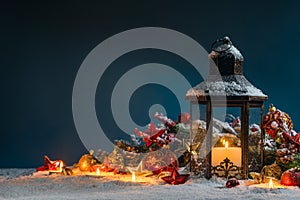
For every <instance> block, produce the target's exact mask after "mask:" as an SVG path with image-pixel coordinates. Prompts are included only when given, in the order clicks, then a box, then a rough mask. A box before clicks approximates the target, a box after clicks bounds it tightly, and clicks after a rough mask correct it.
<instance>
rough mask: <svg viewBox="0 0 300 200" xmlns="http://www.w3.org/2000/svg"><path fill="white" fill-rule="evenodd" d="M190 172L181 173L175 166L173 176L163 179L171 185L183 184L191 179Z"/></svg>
mask: <svg viewBox="0 0 300 200" xmlns="http://www.w3.org/2000/svg"><path fill="white" fill-rule="evenodd" d="M189 177H190V175H189V174H181V175H180V174H179V173H178V171H177V170H176V168H173V170H172V173H171V176H165V177H162V180H164V181H166V182H167V183H169V184H171V185H178V184H183V183H185V182H186V181H187V180H188V179H189Z"/></svg>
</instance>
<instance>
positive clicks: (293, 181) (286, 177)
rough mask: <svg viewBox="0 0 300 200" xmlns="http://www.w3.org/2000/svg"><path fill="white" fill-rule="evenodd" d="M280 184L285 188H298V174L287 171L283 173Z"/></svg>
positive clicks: (299, 174) (299, 180)
mask: <svg viewBox="0 0 300 200" xmlns="http://www.w3.org/2000/svg"><path fill="white" fill-rule="evenodd" d="M280 182H281V184H282V185H286V186H300V172H296V171H295V170H294V169H289V170H287V171H285V172H283V174H282V175H281V180H280Z"/></svg>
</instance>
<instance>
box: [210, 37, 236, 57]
mask: <svg viewBox="0 0 300 200" xmlns="http://www.w3.org/2000/svg"><path fill="white" fill-rule="evenodd" d="M220 43H221V45H224V44H227V45H228V47H227V48H226V49H224V50H217V48H218V47H219V46H221V45H218V46H216V45H217V44H220ZM231 46H232V42H231V41H230V38H229V37H228V36H225V37H224V38H222V39H217V40H216V41H214V42H213V43H212V45H211V50H212V51H215V52H218V53H222V52H224V51H227V50H228V49H230V48H231Z"/></svg>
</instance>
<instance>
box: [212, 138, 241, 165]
mask: <svg viewBox="0 0 300 200" xmlns="http://www.w3.org/2000/svg"><path fill="white" fill-rule="evenodd" d="M225 158H228V159H229V160H230V161H231V162H233V164H234V165H237V166H241V164H242V162H241V160H242V149H241V147H229V145H228V142H227V141H226V142H225V147H214V148H213V149H212V166H216V165H219V164H220V163H221V162H223V161H224V159H225Z"/></svg>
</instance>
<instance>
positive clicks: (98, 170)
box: [96, 168, 100, 176]
mask: <svg viewBox="0 0 300 200" xmlns="http://www.w3.org/2000/svg"><path fill="white" fill-rule="evenodd" d="M96 175H97V176H100V169H99V168H97V169H96Z"/></svg>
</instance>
